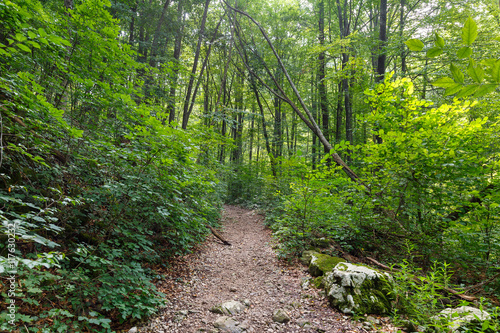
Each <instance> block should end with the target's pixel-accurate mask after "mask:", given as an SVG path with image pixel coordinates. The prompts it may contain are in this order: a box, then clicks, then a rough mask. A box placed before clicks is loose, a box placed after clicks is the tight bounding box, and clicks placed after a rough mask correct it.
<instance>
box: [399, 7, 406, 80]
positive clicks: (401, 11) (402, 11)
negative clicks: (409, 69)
mask: <svg viewBox="0 0 500 333" xmlns="http://www.w3.org/2000/svg"><path fill="white" fill-rule="evenodd" d="M405 5H406V2H405V0H401V2H400V7H399V40H400V41H401V51H400V57H401V72H402V73H403V76H404V75H405V74H406V47H405V44H404V43H403V37H404V28H405V25H406V20H405V15H404V14H405Z"/></svg>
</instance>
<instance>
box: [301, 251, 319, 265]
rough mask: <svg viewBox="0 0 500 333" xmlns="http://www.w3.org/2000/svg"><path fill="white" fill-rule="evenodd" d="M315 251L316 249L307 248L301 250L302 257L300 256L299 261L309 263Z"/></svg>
mask: <svg viewBox="0 0 500 333" xmlns="http://www.w3.org/2000/svg"><path fill="white" fill-rule="evenodd" d="M313 253H317V251H314V250H307V251H304V252H302V257H300V261H301V262H302V263H303V264H304V265H306V266H309V263H310V262H311V258H312V254H313Z"/></svg>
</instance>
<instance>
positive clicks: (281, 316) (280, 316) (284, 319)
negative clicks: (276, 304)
mask: <svg viewBox="0 0 500 333" xmlns="http://www.w3.org/2000/svg"><path fill="white" fill-rule="evenodd" d="M273 321H275V322H277V323H282V324H283V323H288V322H289V321H290V316H289V315H288V313H287V312H286V311H285V310H283V309H278V310H276V311H274V313H273Z"/></svg>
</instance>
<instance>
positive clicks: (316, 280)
mask: <svg viewBox="0 0 500 333" xmlns="http://www.w3.org/2000/svg"><path fill="white" fill-rule="evenodd" d="M323 278H324V276H323V275H322V276H318V277H316V278H314V279H313V280H312V285H313V286H314V287H315V288H317V289H322V288H324V287H325V284H324V283H323Z"/></svg>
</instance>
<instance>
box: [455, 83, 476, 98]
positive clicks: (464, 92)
mask: <svg viewBox="0 0 500 333" xmlns="http://www.w3.org/2000/svg"><path fill="white" fill-rule="evenodd" d="M477 88H479V86H478V85H477V84H471V85H468V86H465V87H463V88H462V89H461V90H460V91H459V92H458V94H457V97H467V96H470V95H472V94H473V93H475V92H476V90H477Z"/></svg>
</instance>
